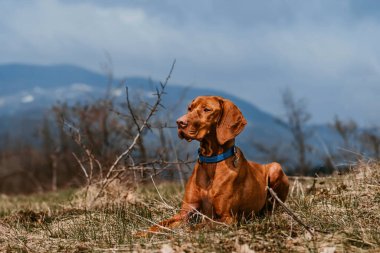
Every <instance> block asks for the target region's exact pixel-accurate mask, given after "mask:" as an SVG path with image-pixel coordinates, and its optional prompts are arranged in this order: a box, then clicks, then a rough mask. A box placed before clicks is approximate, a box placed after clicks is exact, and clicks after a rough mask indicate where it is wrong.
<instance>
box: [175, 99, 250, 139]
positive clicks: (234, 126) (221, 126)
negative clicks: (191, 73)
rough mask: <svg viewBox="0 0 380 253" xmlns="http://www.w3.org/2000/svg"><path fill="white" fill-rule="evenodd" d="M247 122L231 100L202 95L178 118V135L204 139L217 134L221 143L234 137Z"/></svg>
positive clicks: (185, 137) (186, 137)
mask: <svg viewBox="0 0 380 253" xmlns="http://www.w3.org/2000/svg"><path fill="white" fill-rule="evenodd" d="M246 124H247V121H246V120H245V118H244V116H243V114H242V113H241V112H240V110H239V108H238V107H237V106H236V105H234V104H233V103H232V102H231V101H230V100H228V99H224V98H222V97H217V96H200V97H197V98H196V99H194V100H193V101H192V102H191V103H190V104H189V106H188V108H187V113H186V114H185V115H183V116H182V117H180V118H179V119H178V120H177V125H178V136H179V137H180V138H181V139H182V138H184V139H186V140H187V141H191V140H198V141H202V140H203V139H204V138H205V137H206V136H209V135H213V134H214V135H215V137H216V139H217V141H218V143H219V145H223V144H225V143H226V142H227V141H229V140H232V139H234V138H235V137H236V136H237V135H238V134H240V132H241V131H243V129H244V126H245V125H246Z"/></svg>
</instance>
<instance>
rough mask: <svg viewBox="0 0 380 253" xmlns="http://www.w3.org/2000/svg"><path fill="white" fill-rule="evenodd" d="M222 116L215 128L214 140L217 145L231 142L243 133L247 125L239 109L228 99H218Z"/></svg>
mask: <svg viewBox="0 0 380 253" xmlns="http://www.w3.org/2000/svg"><path fill="white" fill-rule="evenodd" d="M219 101H220V105H221V108H222V112H221V113H222V114H221V116H220V118H219V121H218V124H217V127H216V138H217V140H218V143H219V145H223V144H225V143H226V142H227V141H229V140H232V139H233V138H235V137H236V136H237V135H238V134H240V133H241V131H243V129H244V126H245V125H246V124H247V121H246V120H245V118H244V116H243V114H242V113H241V111H240V110H239V108H238V107H237V106H236V105H235V104H234V103H232V102H231V101H230V100H228V99H224V98H220V100H219Z"/></svg>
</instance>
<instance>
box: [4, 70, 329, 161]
mask: <svg viewBox="0 0 380 253" xmlns="http://www.w3.org/2000/svg"><path fill="white" fill-rule="evenodd" d="M108 82H109V80H108V78H107V77H106V76H105V75H101V74H99V73H95V72H92V71H89V70H86V69H83V68H80V67H76V66H71V65H53V66H37V65H23V64H9V65H0V119H1V123H0V132H3V133H4V132H6V131H9V130H10V129H11V130H12V132H13V133H15V134H16V135H20V136H22V135H31V134H33V125H34V124H37V122H40V120H41V119H42V117H43V115H44V113H45V112H46V111H47V110H48V109H49V108H50V107H51V106H52V105H53V104H54V103H56V102H57V101H67V102H68V103H74V102H76V101H86V100H91V99H93V98H96V97H99V96H101V95H102V94H104V92H105V90H106V87H107V83H108ZM118 83H120V80H114V81H113V87H116V88H113V89H112V90H111V93H112V94H113V95H114V96H115V97H116V98H117V99H120V100H121V99H125V87H124V85H118ZM125 85H127V86H128V88H129V89H130V90H131V92H134V94H140V95H141V94H142V95H143V96H145V97H146V98H147V99H152V96H151V95H152V93H153V92H154V91H155V87H156V86H157V85H159V82H157V81H152V80H150V79H147V78H139V77H130V78H127V79H126V80H125ZM166 92H167V94H166V95H165V96H164V100H163V104H164V105H165V107H166V108H168V109H166V111H163V113H165V114H168V115H169V114H170V118H171V119H172V121H173V122H168V125H174V124H175V123H174V121H175V119H176V118H177V117H179V116H180V115H181V114H183V113H184V112H185V111H186V108H187V107H186V106H187V104H188V103H190V101H191V100H192V99H193V98H195V97H196V96H199V95H219V96H222V97H225V98H228V99H231V100H232V101H233V102H234V103H235V104H236V105H237V106H238V107H239V108H240V109H241V111H242V112H243V115H244V116H245V117H246V119H247V122H248V125H247V127H246V129H245V131H243V133H242V134H241V135H240V136H239V137H238V138H237V144H238V145H239V146H241V147H242V148H243V149H244V151H245V154H246V156H247V157H249V158H257V159H260V158H259V157H258V155H257V151H256V149H255V148H253V142H261V143H265V144H266V145H269V146H273V147H277V148H279V150H280V151H281V152H284V153H285V154H287V155H288V156H294V152H292V151H289V148H288V146H287V144H288V143H289V141H290V134H289V132H288V130H287V128H286V125H284V124H279V120H278V119H277V118H276V117H274V116H272V115H270V114H269V113H266V112H265V111H263V110H261V109H259V108H258V107H256V106H255V105H254V104H253V102H254V101H245V100H242V99H240V98H238V97H234V96H232V95H230V94H228V93H225V92H222V91H217V90H210V89H200V88H195V87H191V88H189V87H183V86H179V85H175V84H171V83H170V81H169V85H168V86H167V89H166ZM163 110H164V109H163ZM310 127H311V128H313V129H316V130H317V132H318V139H314V140H312V142H313V143H316V144H317V145H319V146H320V148H319V149H320V150H322V152H323V145H324V144H323V142H325V141H326V140H328V141H331V140H332V139H336V135H335V134H334V133H332V131H331V129H329V128H327V127H326V126H317V127H316V126H310ZM285 143H286V145H285ZM316 159H318V158H314V160H316ZM262 162H267V161H262ZM316 163H318V162H317V161H316Z"/></svg>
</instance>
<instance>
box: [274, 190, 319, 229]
mask: <svg viewBox="0 0 380 253" xmlns="http://www.w3.org/2000/svg"><path fill="white" fill-rule="evenodd" d="M267 190H268V191H269V193H270V195H272V197H273V198H275V199H276V200H277V202H278V203H279V204H280V205H281V206H282V207H283V208H284V209H285V211H286V212H287V213H288V214H289V215H290V216H291V217H292V218H293V219H294V220H295V221H297V222H298V223H299V224H301V225H302V226H303V227H304V228H305V229H306V230H307V231H308V232H309V233H310V234H311V235H312V236H314V232H313V230H314V229H313V228H312V227H311V226H309V225H307V224H305V223H304V222H303V221H302V220H301V219H300V218H299V217H298V216H297V214H295V213H294V212H293V211H292V210H291V209H290V208H289V207H287V206H286V205H285V203H284V202H282V201H281V199H280V198H279V197H278V196H277V194H276V193H275V192H274V191H273V189H272V188H270V187H269V186H267Z"/></svg>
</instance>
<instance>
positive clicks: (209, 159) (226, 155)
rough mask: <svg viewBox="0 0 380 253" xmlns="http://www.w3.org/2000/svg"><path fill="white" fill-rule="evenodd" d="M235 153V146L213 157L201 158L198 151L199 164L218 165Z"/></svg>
mask: <svg viewBox="0 0 380 253" xmlns="http://www.w3.org/2000/svg"><path fill="white" fill-rule="evenodd" d="M235 153H236V147H235V145H234V146H232V147H231V148H230V149H228V150H227V151H226V152H224V153H222V154H220V155H215V156H203V155H201V150H200V149H198V156H199V162H201V163H218V162H221V161H223V160H226V159H227V158H229V157H231V156H233V155H234V154H235Z"/></svg>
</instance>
